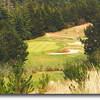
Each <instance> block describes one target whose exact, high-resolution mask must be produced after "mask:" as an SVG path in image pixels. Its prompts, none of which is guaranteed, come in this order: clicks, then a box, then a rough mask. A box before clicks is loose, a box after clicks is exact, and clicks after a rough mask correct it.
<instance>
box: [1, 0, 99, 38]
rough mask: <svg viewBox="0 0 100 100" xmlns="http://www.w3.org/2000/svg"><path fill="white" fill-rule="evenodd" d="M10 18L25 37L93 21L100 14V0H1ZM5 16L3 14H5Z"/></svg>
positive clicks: (18, 31)
mask: <svg viewBox="0 0 100 100" xmlns="http://www.w3.org/2000/svg"><path fill="white" fill-rule="evenodd" d="M0 2H1V4H0V6H1V8H2V9H3V10H5V11H6V12H7V13H8V16H9V22H10V24H11V25H12V26H13V27H14V29H15V30H16V32H17V34H18V35H19V36H20V37H21V38H22V39H23V40H27V39H32V38H36V37H38V36H42V35H44V34H45V33H46V32H55V31H59V30H61V29H63V28H66V27H71V26H75V25H80V24H84V23H86V22H92V21H93V19H94V18H96V17H98V16H100V1H99V0H1V1H0ZM1 16H2V15H1Z"/></svg>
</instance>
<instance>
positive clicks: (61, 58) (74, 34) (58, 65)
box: [25, 23, 92, 71]
mask: <svg viewBox="0 0 100 100" xmlns="http://www.w3.org/2000/svg"><path fill="white" fill-rule="evenodd" d="M89 25H92V24H91V23H87V24H84V25H79V26H75V27H72V28H68V29H63V30H61V31H59V32H53V33H51V32H50V33H46V35H45V36H43V37H39V38H36V39H34V40H29V41H27V43H28V46H29V47H28V51H29V55H28V60H27V61H26V63H25V67H26V69H28V70H30V71H47V70H57V69H58V70H59V69H62V68H63V65H64V64H65V63H66V62H68V61H78V60H82V59H84V58H86V55H84V49H83V44H81V42H80V40H79V38H80V37H84V29H85V28H86V27H87V26H89ZM50 54H51V55H50ZM80 55H81V56H80Z"/></svg>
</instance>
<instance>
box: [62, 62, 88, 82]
mask: <svg viewBox="0 0 100 100" xmlns="http://www.w3.org/2000/svg"><path fill="white" fill-rule="evenodd" d="M87 69H88V66H87V64H86V63H73V62H72V63H67V64H66V66H65V68H64V71H63V72H64V74H65V76H66V77H65V78H69V79H70V80H75V81H76V82H78V83H81V82H82V81H84V80H85V77H86V75H87Z"/></svg>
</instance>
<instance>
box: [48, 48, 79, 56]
mask: <svg viewBox="0 0 100 100" xmlns="http://www.w3.org/2000/svg"><path fill="white" fill-rule="evenodd" d="M79 51H80V50H73V49H69V52H64V53H48V54H49V55H63V54H73V53H78V52H79Z"/></svg>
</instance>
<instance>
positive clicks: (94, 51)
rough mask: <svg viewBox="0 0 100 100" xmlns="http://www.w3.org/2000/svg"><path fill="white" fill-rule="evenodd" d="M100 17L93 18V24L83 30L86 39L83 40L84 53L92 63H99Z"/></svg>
mask: <svg viewBox="0 0 100 100" xmlns="http://www.w3.org/2000/svg"><path fill="white" fill-rule="evenodd" d="M99 22H100V19H95V21H94V22H93V26H89V27H87V28H86V30H85V36H86V39H85V40H83V43H84V49H85V54H87V55H88V58H89V60H90V61H91V62H92V63H94V64H97V63H98V64H99V63H100V62H99V54H100V53H99V51H100V49H99V47H100V29H99V27H100V23H99Z"/></svg>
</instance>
